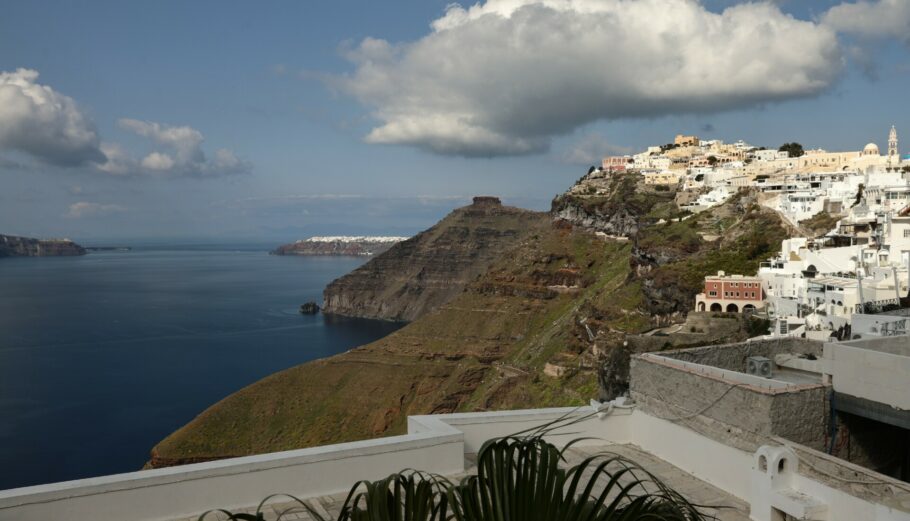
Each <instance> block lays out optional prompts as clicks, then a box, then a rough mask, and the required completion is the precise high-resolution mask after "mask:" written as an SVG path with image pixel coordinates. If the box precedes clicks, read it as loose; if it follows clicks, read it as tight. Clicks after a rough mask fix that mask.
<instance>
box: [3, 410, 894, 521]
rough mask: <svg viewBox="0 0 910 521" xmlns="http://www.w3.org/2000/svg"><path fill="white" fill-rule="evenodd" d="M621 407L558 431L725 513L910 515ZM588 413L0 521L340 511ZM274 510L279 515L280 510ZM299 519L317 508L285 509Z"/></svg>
mask: <svg viewBox="0 0 910 521" xmlns="http://www.w3.org/2000/svg"><path fill="white" fill-rule="evenodd" d="M616 405H617V407H610V406H608V407H606V408H605V409H601V414H600V415H598V416H589V417H587V418H586V419H584V421H581V422H580V423H577V424H575V425H573V426H572V427H571V432H562V433H557V434H553V435H552V436H550V437H549V440H550V441H552V442H553V443H555V444H564V443H565V442H566V441H567V440H569V439H575V438H578V437H592V438H593V439H589V440H586V441H584V442H582V443H580V444H579V445H577V446H573V448H572V449H571V450H570V452H569V459H570V461H575V460H577V459H579V458H581V457H584V455H587V454H591V453H593V452H596V451H601V450H608V451H613V452H618V453H620V454H623V455H626V456H628V457H629V458H631V459H633V460H634V461H637V462H638V463H639V464H641V465H642V466H643V467H644V468H645V469H646V470H649V471H650V472H652V473H654V474H656V475H657V476H658V477H659V478H661V479H663V480H665V481H666V482H667V483H668V484H670V485H671V486H673V487H676V488H677V490H678V491H679V492H681V493H683V494H684V495H686V496H688V497H689V499H690V500H692V501H694V502H696V503H702V504H705V505H709V506H725V507H730V508H724V509H720V510H717V511H716V513H717V515H718V517H719V519H722V520H730V521H734V520H735V521H739V520H744V519H750V518H751V519H754V520H758V521H763V520H767V521H771V520H776V519H783V517H781V516H783V515H784V514H787V515H791V516H793V517H794V518H796V519H828V520H832V521H838V520H851V521H852V520H855V519H869V520H885V519H896V520H910V485H908V484H907V483H903V482H901V481H898V480H894V479H892V478H889V477H887V476H883V475H880V474H876V473H874V472H872V471H869V470H866V469H863V468H861V467H857V466H855V465H851V464H849V463H847V462H843V461H841V460H838V459H836V458H833V457H831V456H828V455H826V454H823V453H821V452H818V451H815V450H813V449H812V448H810V447H805V446H802V445H798V444H795V443H793V442H792V441H789V440H785V439H782V438H777V437H774V436H765V437H762V439H761V441H762V443H761V445H759V446H758V448H757V449H755V450H747V449H743V448H737V447H734V446H732V445H731V444H729V443H725V442H724V441H722V440H719V439H718V438H716V437H711V436H706V435H704V434H701V433H699V432H698V431H696V430H694V429H692V428H690V427H689V426H686V425H684V424H682V423H681V422H679V421H672V420H668V419H662V418H660V417H658V416H656V415H652V414H649V413H648V412H646V411H645V410H643V408H642V407H636V406H623V407H618V405H619V404H616ZM694 406H695V405H692V407H694ZM587 411H588V412H590V409H587ZM695 412H697V411H695ZM581 414H584V412H583V411H579V410H577V409H571V408H570V409H565V408H563V409H537V410H525V411H504V412H492V413H464V414H447V415H434V416H412V417H410V418H409V422H408V423H409V424H408V434H406V435H402V436H392V437H388V438H380V439H373V440H366V441H360V442H354V443H344V444H338V445H330V446H323V447H313V448H308V449H300V450H295V451H289V452H283V453H276V454H264V455H259V456H250V457H244V458H236V459H230V460H222V461H215V462H208V463H200V464H195V465H187V466H183V467H173V468H166V469H157V470H148V471H140V472H134V473H129V474H121V475H116V476H106V477H100V478H92V479H86V480H79V481H73V482H67V483H57V484H51V485H42V486H37V487H28V488H22V489H14V490H7V491H3V492H0V520H17V521H30V520H36V521H37V520H49V519H82V518H86V519H93V520H96V521H108V520H110V521H113V520H117V521H171V520H178V519H179V520H186V519H194V518H195V516H198V514H200V513H201V512H203V511H205V510H208V509H210V508H216V507H221V508H227V509H232V510H249V509H251V508H253V506H254V505H257V504H258V503H259V501H260V500H261V499H263V498H264V497H266V496H268V495H269V494H273V493H290V494H293V495H295V496H297V497H300V498H305V499H306V500H307V501H308V502H309V504H310V505H312V506H313V508H315V509H317V511H324V512H325V513H327V514H329V515H334V514H337V512H338V509H339V508H340V502H341V501H342V500H343V499H342V498H343V496H344V493H345V492H346V491H347V490H348V489H349V487H350V486H351V485H352V484H353V483H355V482H356V481H358V480H361V479H379V478H383V477H385V476H387V475H389V474H391V473H393V472H397V471H400V470H402V469H405V468H415V469H421V470H425V471H428V472H433V473H438V474H441V475H445V476H452V477H456V476H459V475H463V474H464V473H466V472H471V471H472V463H471V461H472V458H473V455H474V454H476V452H477V451H478V449H479V448H480V446H481V444H482V443H483V442H484V441H486V440H488V439H490V438H493V437H497V436H502V435H506V434H510V433H514V432H518V431H521V430H523V429H527V428H530V427H534V426H539V425H542V424H545V423H548V422H551V421H553V420H554V419H557V418H560V417H563V416H565V415H570V416H573V415H581ZM276 506H278V507H279V510H280V507H281V506H282V505H276ZM320 509H321V510H320ZM267 514H268V515H267V517H266V519H274V518H275V517H276V516H277V511H276V509H275V507H274V506H272V507H269V508H268V509H267ZM775 516H777V517H775ZM295 517H296V518H298V519H308V518H309V517H310V516H309V515H308V514H306V513H302V512H301V513H295V514H292V515H291V516H289V517H286V518H287V519H294V518H295ZM216 518H217V517H216Z"/></svg>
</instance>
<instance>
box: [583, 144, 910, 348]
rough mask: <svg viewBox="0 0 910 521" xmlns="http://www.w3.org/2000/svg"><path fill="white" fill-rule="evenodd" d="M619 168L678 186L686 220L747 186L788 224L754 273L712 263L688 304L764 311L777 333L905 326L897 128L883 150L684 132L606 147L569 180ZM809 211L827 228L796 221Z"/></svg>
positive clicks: (904, 170)
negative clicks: (638, 144)
mask: <svg viewBox="0 0 910 521" xmlns="http://www.w3.org/2000/svg"><path fill="white" fill-rule="evenodd" d="M619 172H631V173H637V174H639V175H641V176H642V177H643V180H644V183H645V184H646V185H651V186H654V187H655V188H657V189H661V190H671V191H675V192H676V202H677V203H678V204H679V207H680V209H682V210H687V211H688V212H689V213H688V215H686V216H684V217H681V219H686V218H688V217H689V216H691V215H694V214H697V213H699V212H702V211H704V210H706V209H708V208H711V207H714V206H717V205H719V204H722V203H724V202H725V201H727V200H728V199H730V198H731V197H733V196H734V194H736V193H737V191H739V190H740V189H747V188H751V189H753V190H754V191H755V192H757V194H758V202H759V203H760V204H761V205H763V206H765V207H767V208H770V209H772V210H774V211H776V212H778V213H779V214H780V216H781V217H782V218H783V219H784V221H785V222H786V223H788V224H789V225H790V226H791V227H792V230H791V237H790V238H789V239H787V240H784V241H783V243H782V244H781V247H780V252H779V253H778V254H777V255H776V256H774V257H773V258H769V259H767V262H764V263H762V264H761V268H760V269H759V270H758V272H757V273H745V274H732V273H724V272H723V271H721V272H718V273H705V286H704V292H703V293H701V294H699V295H698V296H697V297H696V301H695V308H694V310H693V311H713V312H733V313H741V312H749V313H760V314H763V315H765V316H767V318H769V319H770V320H771V321H772V327H771V330H770V332H769V334H768V336H769V337H771V338H774V337H806V338H811V339H817V340H824V339H827V338H829V337H831V336H836V337H838V338H841V339H849V338H865V337H868V336H888V335H899V334H905V333H906V332H907V331H908V329H910V328H908V322H910V313H908V310H907V309H903V310H901V309H899V307H900V306H899V301H900V298H901V297H902V296H906V295H907V293H908V268H910V155H905V156H903V157H902V156H901V155H900V150H899V142H898V134H897V129H896V128H895V127H893V126H892V127H891V130H890V132H889V133H888V143H887V151H886V153H885V154H882V153H881V151H880V149H879V147H878V146H877V145H876V144H875V143H869V144H867V145H865V146H864V147H863V148H862V150H858V151H849V152H829V151H827V150H823V149H815V150H803V149H802V146H801V145H799V144H798V143H787V144H785V145H783V146H781V147H780V148H779V149H767V148H765V147H757V146H753V145H750V144H748V143H745V142H743V141H737V142H735V143H724V142H723V141H721V140H717V139H712V140H703V139H700V138H699V137H698V136H686V135H677V136H676V137H675V139H674V140H673V142H672V143H668V144H666V145H661V146H650V147H648V148H647V150H645V151H643V152H641V153H638V154H634V155H623V156H608V157H604V159H603V162H602V164H601V166H600V167H599V168H593V169H592V171H590V172H589V174H588V176H587V178H586V181H587V182H586V183H585V184H584V185H581V184H579V185H576V187H575V188H574V189H575V190H582V188H581V187H582V186H584V190H587V191H588V193H591V195H593V196H596V195H598V193H597V190H596V189H595V190H593V193H592V191H591V189H590V186H592V185H593V186H595V187H596V186H597V180H598V179H603V180H604V181H607V180H608V179H609V178H610V176H612V175H615V174H617V173H619ZM576 195H581V194H576ZM810 219H815V220H822V219H826V220H827V223H828V224H829V226H827V227H829V228H830V229H829V230H828V231H827V232H826V233H823V234H821V235H817V234H812V233H811V232H810V230H808V229H807V228H806V227H805V226H803V224H801V223H805V222H806V221H809V220H810ZM703 238H704V239H706V240H711V239H716V238H713V237H707V236H706V237H703Z"/></svg>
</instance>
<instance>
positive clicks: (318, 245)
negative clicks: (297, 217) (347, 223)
mask: <svg viewBox="0 0 910 521" xmlns="http://www.w3.org/2000/svg"><path fill="white" fill-rule="evenodd" d="M407 239H408V237H378V236H374V237H370V236H334V237H310V238H309V239H305V240H299V241H297V242H293V243H291V244H285V245H283V246H279V247H278V248H277V249H275V250H274V251H271V252H269V253H271V254H272V255H354V256H360V255H378V254H380V253H383V252H385V251H386V250H388V249H389V248H391V247H392V246H394V245H396V244H398V243H399V242H402V241H406V240H407Z"/></svg>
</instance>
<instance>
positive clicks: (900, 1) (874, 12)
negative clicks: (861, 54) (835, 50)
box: [822, 0, 910, 43]
mask: <svg viewBox="0 0 910 521" xmlns="http://www.w3.org/2000/svg"><path fill="white" fill-rule="evenodd" d="M822 23H824V24H826V25H829V26H831V27H833V28H834V29H835V30H837V31H838V32H843V33H851V34H857V35H859V36H863V37H867V38H898V39H901V40H903V41H904V42H906V43H910V2H908V1H907V0H876V1H872V2H870V1H860V2H853V3H843V4H840V5H836V6H834V7H832V8H831V9H830V10H828V12H826V13H825V14H824V16H822Z"/></svg>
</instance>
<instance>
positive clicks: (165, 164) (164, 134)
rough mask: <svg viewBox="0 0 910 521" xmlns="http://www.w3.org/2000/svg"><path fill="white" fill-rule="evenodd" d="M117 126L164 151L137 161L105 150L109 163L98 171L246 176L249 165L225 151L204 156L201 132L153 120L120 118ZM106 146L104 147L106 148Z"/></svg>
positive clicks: (120, 152) (114, 150)
mask: <svg viewBox="0 0 910 521" xmlns="http://www.w3.org/2000/svg"><path fill="white" fill-rule="evenodd" d="M119 124H120V127H121V128H123V129H125V130H128V131H130V132H133V133H134V134H137V135H139V136H142V137H145V138H148V139H149V140H150V141H152V142H153V143H155V144H156V145H159V146H163V147H165V148H166V149H167V150H166V151H160V150H155V151H152V152H150V153H149V154H147V155H146V156H145V157H143V158H142V160H140V161H136V160H135V159H132V158H131V157H129V155H128V154H126V153H125V152H124V151H123V150H122V149H121V148H119V147H116V146H110V147H109V148H105V151H106V152H108V151H109V152H110V153H108V156H107V157H108V162H107V163H105V164H103V165H100V166H99V168H100V169H102V170H104V171H107V172H110V173H125V172H131V171H135V170H139V171H141V172H145V173H153V174H164V175H172V176H189V177H217V176H224V175H231V174H243V173H249V172H250V171H251V170H252V165H250V163H248V162H246V161H243V160H241V159H239V158H237V156H236V155H234V153H233V152H231V151H230V150H227V149H223V148H222V149H219V150H216V151H215V156H214V158H213V159H209V158H207V157H206V155H205V152H204V151H203V150H202V143H203V142H204V141H205V137H204V136H203V135H202V132H199V131H198V130H196V129H194V128H192V127H189V126H170V125H163V124H161V123H156V122H154V121H140V120H137V119H128V118H125V119H121V120H120V121H119ZM105 146H106V145H105Z"/></svg>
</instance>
